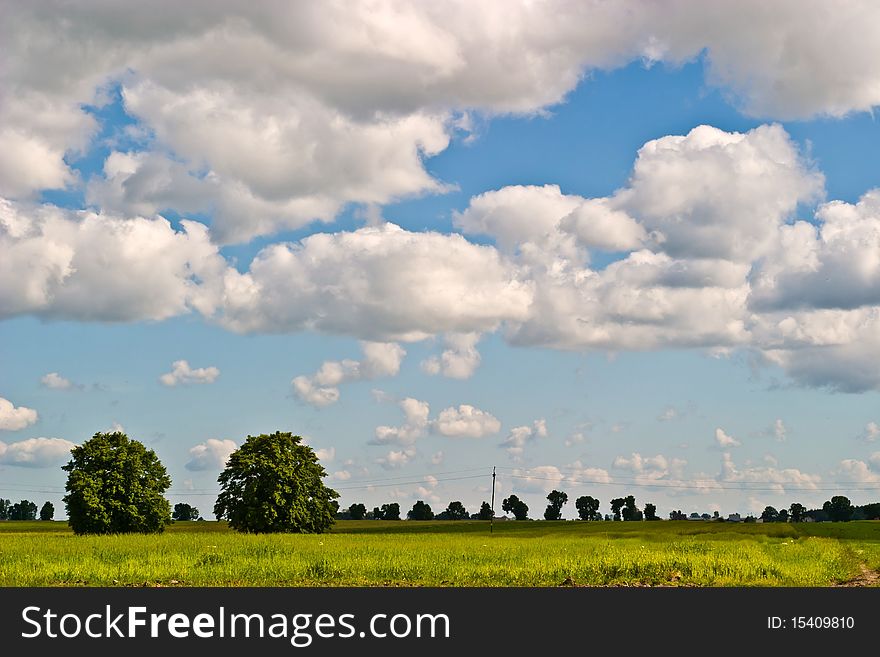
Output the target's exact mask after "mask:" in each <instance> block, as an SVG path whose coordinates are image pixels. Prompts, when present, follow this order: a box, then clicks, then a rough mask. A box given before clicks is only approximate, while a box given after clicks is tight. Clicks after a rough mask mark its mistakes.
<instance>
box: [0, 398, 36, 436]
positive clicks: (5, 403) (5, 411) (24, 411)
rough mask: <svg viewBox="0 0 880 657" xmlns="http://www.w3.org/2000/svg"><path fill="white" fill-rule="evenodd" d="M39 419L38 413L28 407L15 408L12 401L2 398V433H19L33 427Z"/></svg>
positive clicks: (0, 406)
mask: <svg viewBox="0 0 880 657" xmlns="http://www.w3.org/2000/svg"><path fill="white" fill-rule="evenodd" d="M37 419H39V415H38V414H37V412H36V411H35V410H34V409H32V408H28V407H27V406H14V405H13V403H12V402H11V401H9V400H8V399H4V398H3V397H0V431H3V430H5V431H18V430H19V429H24V428H25V427H28V426H30V425H32V424H33V423H34V422H36V421H37Z"/></svg>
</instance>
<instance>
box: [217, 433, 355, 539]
mask: <svg viewBox="0 0 880 657" xmlns="http://www.w3.org/2000/svg"><path fill="white" fill-rule="evenodd" d="M326 474H327V473H326V471H325V470H324V468H323V466H322V465H321V464H320V463H319V462H318V457H317V456H316V455H315V452H314V450H313V449H312V448H311V447H309V446H308V445H306V444H305V443H303V442H302V438H301V437H300V436H294V435H293V434H291V433H289V432H281V431H276V432H275V433H272V434H260V435H259V436H248V437H247V439H246V440H245V442H244V444H242V446H241V447H239V448H238V449H237V450H235V451H234V452H232V454H230V455H229V460H228V461H227V462H226V468H225V469H224V470H223V472H221V473H220V476H219V477H218V479H217V481H218V482H219V483H220V489H221V490H220V495H219V496H218V497H217V502H216V504H214V513H215V514H216V516H217V518H218V519H219V518H227V519H228V520H229V526H230V527H232V528H233V529H236V530H238V531H241V532H249V533H253V534H261V533H269V532H295V533H300V534H320V533H321V532H324V531H327V530H328V529H329V528H330V526H331V525H332V524H333V521H334V518H333V516H334V514H335V512H336V509H337V508H338V507H337V506H334V502H335V500H336V498H338V497H339V493H337V492H336V491H335V490H333V489H332V488H328V487H327V486H325V485H324V482H323V481H322V478H323V477H324V476H325V475H326Z"/></svg>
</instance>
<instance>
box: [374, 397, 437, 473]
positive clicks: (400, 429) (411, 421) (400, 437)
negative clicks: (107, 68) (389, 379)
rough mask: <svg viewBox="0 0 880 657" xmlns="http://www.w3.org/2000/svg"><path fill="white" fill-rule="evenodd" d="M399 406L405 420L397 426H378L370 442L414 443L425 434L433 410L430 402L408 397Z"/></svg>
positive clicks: (379, 443) (378, 443)
mask: <svg viewBox="0 0 880 657" xmlns="http://www.w3.org/2000/svg"><path fill="white" fill-rule="evenodd" d="M399 406H400V408H401V410H403V413H404V416H405V417H406V420H405V422H404V423H403V424H402V425H400V426H397V427H390V426H385V425H382V426H378V427H376V430H375V436H374V438H373V439H372V440H371V441H370V444H372V445H387V444H396V445H412V444H413V443H415V442H416V440H418V439H419V438H421V437H422V436H423V435H424V434H425V431H426V429H427V428H428V414H429V413H430V410H431V409H430V406H429V405H428V402H425V401H419V400H418V399H413V398H412V397H407V398H406V399H403V400H401V402H400V404H399ZM441 458H442V453H441Z"/></svg>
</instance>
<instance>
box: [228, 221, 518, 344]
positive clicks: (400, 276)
mask: <svg viewBox="0 0 880 657" xmlns="http://www.w3.org/2000/svg"><path fill="white" fill-rule="evenodd" d="M531 298H532V292H531V286H530V285H529V284H528V283H526V282H522V281H520V280H518V278H517V271H516V269H515V267H513V266H512V265H511V264H510V263H508V262H506V261H505V260H504V259H503V258H502V257H501V256H500V255H499V254H498V252H497V251H496V250H495V249H493V248H491V247H486V246H478V245H475V244H471V243H470V242H468V241H466V240H465V239H464V238H462V237H461V236H460V235H441V234H439V233H433V232H426V233H412V232H409V231H406V230H403V229H402V228H400V227H398V226H395V225H393V224H384V225H382V226H377V227H367V228H362V229H360V230H357V231H353V232H347V233H336V234H332V235H327V234H314V235H311V236H309V237H307V238H305V239H304V240H302V242H300V243H299V244H296V245H293V244H278V245H274V246H270V247H267V248H266V249H264V250H263V251H261V252H260V253H259V254H258V255H257V256H256V258H255V259H254V261H253V262H252V264H251V267H250V270H249V271H248V272H247V273H246V274H238V273H237V272H233V271H228V272H227V276H226V285H225V299H226V302H225V304H224V309H223V315H222V317H221V318H220V321H221V322H222V323H223V324H224V325H225V326H227V327H229V328H231V329H233V330H236V331H242V332H248V331H263V332H291V331H299V330H304V329H313V330H319V331H328V332H333V333H342V334H348V335H356V336H359V337H361V338H364V339H377V340H383V339H384V340H388V339H392V340H407V341H411V340H421V339H424V338H426V337H429V336H432V335H434V334H436V333H441V332H457V331H459V332H472V331H474V332H480V331H491V330H494V329H495V328H497V327H498V326H499V324H500V323H501V322H502V321H505V320H515V319H524V318H525V317H526V315H527V312H528V307H529V303H530V301H531Z"/></svg>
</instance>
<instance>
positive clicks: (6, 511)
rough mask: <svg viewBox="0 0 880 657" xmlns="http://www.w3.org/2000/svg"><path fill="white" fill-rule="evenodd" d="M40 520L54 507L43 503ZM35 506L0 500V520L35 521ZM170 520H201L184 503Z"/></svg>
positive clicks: (50, 514)
mask: <svg viewBox="0 0 880 657" xmlns="http://www.w3.org/2000/svg"><path fill="white" fill-rule="evenodd" d="M39 517H40V520H54V519H55V505H54V504H52V503H51V502H45V503H44V504H43V506H41V507H40V512H39ZM36 519H37V505H36V504H35V503H33V502H31V501H30V500H21V501H20V502H16V503H15V504H13V503H12V502H11V501H9V500H4V499H0V520H36ZM171 519H172V520H202V518H201V516H200V515H199V510H198V509H197V508H195V507H194V506H190V505H189V504H186V503H180V504H175V505H174V512H173V513H172V514H171Z"/></svg>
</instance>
